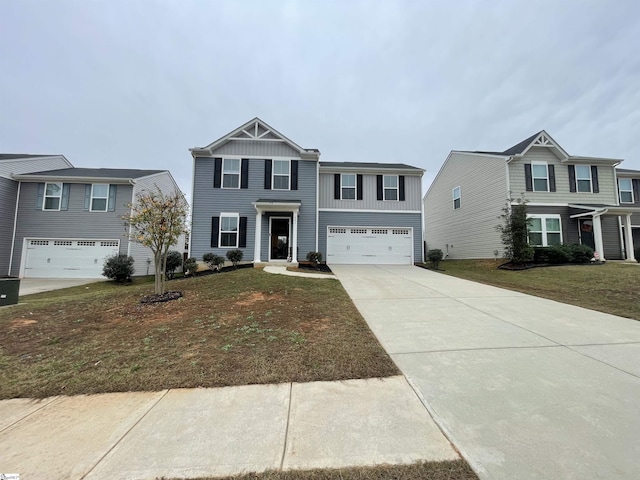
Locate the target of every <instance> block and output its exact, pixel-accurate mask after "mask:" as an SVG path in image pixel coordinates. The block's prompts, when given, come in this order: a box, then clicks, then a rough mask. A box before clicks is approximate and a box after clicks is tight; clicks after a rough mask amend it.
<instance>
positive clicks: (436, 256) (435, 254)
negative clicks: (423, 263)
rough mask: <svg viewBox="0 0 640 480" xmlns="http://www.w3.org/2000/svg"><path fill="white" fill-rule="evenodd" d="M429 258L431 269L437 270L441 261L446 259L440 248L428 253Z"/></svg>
mask: <svg viewBox="0 0 640 480" xmlns="http://www.w3.org/2000/svg"><path fill="white" fill-rule="evenodd" d="M427 258H428V259H429V263H430V264H431V268H433V269H436V270H437V269H438V266H439V265H440V261H441V260H442V259H443V258H444V254H443V253H442V250H440V249H439V248H434V249H432V250H429V251H428V252H427Z"/></svg>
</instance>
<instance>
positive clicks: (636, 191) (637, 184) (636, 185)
mask: <svg viewBox="0 0 640 480" xmlns="http://www.w3.org/2000/svg"><path fill="white" fill-rule="evenodd" d="M631 183H632V185H633V203H640V180H638V179H637V178H634V179H633V180H632V181H631Z"/></svg>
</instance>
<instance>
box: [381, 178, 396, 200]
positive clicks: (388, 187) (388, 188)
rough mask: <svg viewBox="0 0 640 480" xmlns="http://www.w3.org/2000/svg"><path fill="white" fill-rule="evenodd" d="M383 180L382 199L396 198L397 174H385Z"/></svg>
mask: <svg viewBox="0 0 640 480" xmlns="http://www.w3.org/2000/svg"><path fill="white" fill-rule="evenodd" d="M383 181H384V199H385V200H398V176H397V175H385V176H384V180H383Z"/></svg>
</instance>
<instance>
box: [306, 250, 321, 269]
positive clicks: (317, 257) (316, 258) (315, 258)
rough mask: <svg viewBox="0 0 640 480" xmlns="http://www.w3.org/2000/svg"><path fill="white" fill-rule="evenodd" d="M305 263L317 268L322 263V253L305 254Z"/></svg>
mask: <svg viewBox="0 0 640 480" xmlns="http://www.w3.org/2000/svg"><path fill="white" fill-rule="evenodd" d="M307 261H309V262H311V263H312V264H313V265H316V266H317V265H318V264H319V263H320V262H322V253H320V252H309V253H307Z"/></svg>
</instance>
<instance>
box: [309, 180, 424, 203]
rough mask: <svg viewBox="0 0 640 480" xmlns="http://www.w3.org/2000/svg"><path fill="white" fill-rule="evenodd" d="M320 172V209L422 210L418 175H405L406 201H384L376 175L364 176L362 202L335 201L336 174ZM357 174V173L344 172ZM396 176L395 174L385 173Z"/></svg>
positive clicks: (420, 185) (420, 183)
mask: <svg viewBox="0 0 640 480" xmlns="http://www.w3.org/2000/svg"><path fill="white" fill-rule="evenodd" d="M335 173H338V172H332V173H322V172H320V186H319V189H320V191H319V194H320V199H319V203H320V208H341V209H358V210H398V211H400V210H414V211H419V210H420V202H421V196H422V178H421V177H420V176H418V175H407V174H400V175H404V185H405V187H404V188H405V201H404V202H401V201H382V200H378V196H377V183H376V182H377V180H376V175H375V174H362V193H363V194H362V200H336V199H334V198H333V197H334V174H335ZM342 173H348V174H357V173H358V172H357V171H353V172H342ZM381 174H382V173H381ZM384 174H386V175H396V173H394V172H388V173H384Z"/></svg>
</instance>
